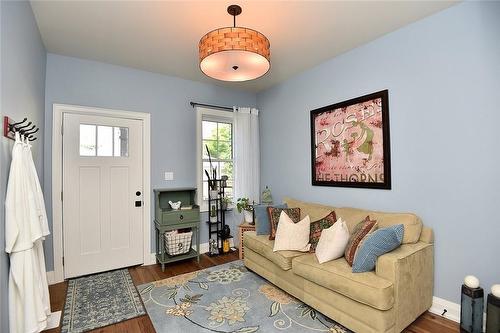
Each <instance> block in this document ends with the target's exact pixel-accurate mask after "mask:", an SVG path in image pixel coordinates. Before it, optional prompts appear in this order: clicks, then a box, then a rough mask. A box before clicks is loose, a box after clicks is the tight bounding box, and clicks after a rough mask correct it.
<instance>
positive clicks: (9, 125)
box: [3, 117, 40, 141]
mask: <svg viewBox="0 0 500 333" xmlns="http://www.w3.org/2000/svg"><path fill="white" fill-rule="evenodd" d="M39 129H40V128H38V127H37V126H36V125H35V124H33V123H32V122H31V121H28V118H24V119H23V120H22V121H19V122H14V121H13V120H12V119H10V118H9V117H3V136H4V137H6V138H8V139H11V140H15V138H16V136H15V134H16V132H19V134H21V135H24V136H25V137H26V138H28V140H29V141H35V140H36V136H35V135H34V134H35V133H36V132H38V130H39Z"/></svg>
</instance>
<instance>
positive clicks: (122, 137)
mask: <svg viewBox="0 0 500 333" xmlns="http://www.w3.org/2000/svg"><path fill="white" fill-rule="evenodd" d="M128 132H129V129H128V128H127V127H113V126H101V125H89V124H80V156H99V157H106V156H110V157H111V156H115V157H127V156H128Z"/></svg>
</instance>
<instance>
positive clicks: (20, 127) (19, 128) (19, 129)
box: [17, 121, 31, 131]
mask: <svg viewBox="0 0 500 333" xmlns="http://www.w3.org/2000/svg"><path fill="white" fill-rule="evenodd" d="M30 125H31V121H30V122H29V123H27V124H26V125H24V126H19V127H17V130H18V131H21V130H22V129H23V128H26V127H29V126H30Z"/></svg>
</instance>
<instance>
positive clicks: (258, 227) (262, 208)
mask: <svg viewBox="0 0 500 333" xmlns="http://www.w3.org/2000/svg"><path fill="white" fill-rule="evenodd" d="M267 207H276V208H288V206H287V204H282V205H273V206H269V205H255V206H254V210H255V232H256V233H257V235H269V234H271V222H269V215H268V214H267Z"/></svg>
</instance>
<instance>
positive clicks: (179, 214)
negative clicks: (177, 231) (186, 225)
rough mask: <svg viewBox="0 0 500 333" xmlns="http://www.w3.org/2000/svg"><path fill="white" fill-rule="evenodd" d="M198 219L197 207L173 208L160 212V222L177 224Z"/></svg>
mask: <svg viewBox="0 0 500 333" xmlns="http://www.w3.org/2000/svg"><path fill="white" fill-rule="evenodd" d="M199 220H200V211H199V210H198V209H191V210H175V211H163V212H162V214H161V221H160V223H161V224H179V223H182V222H194V221H199Z"/></svg>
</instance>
